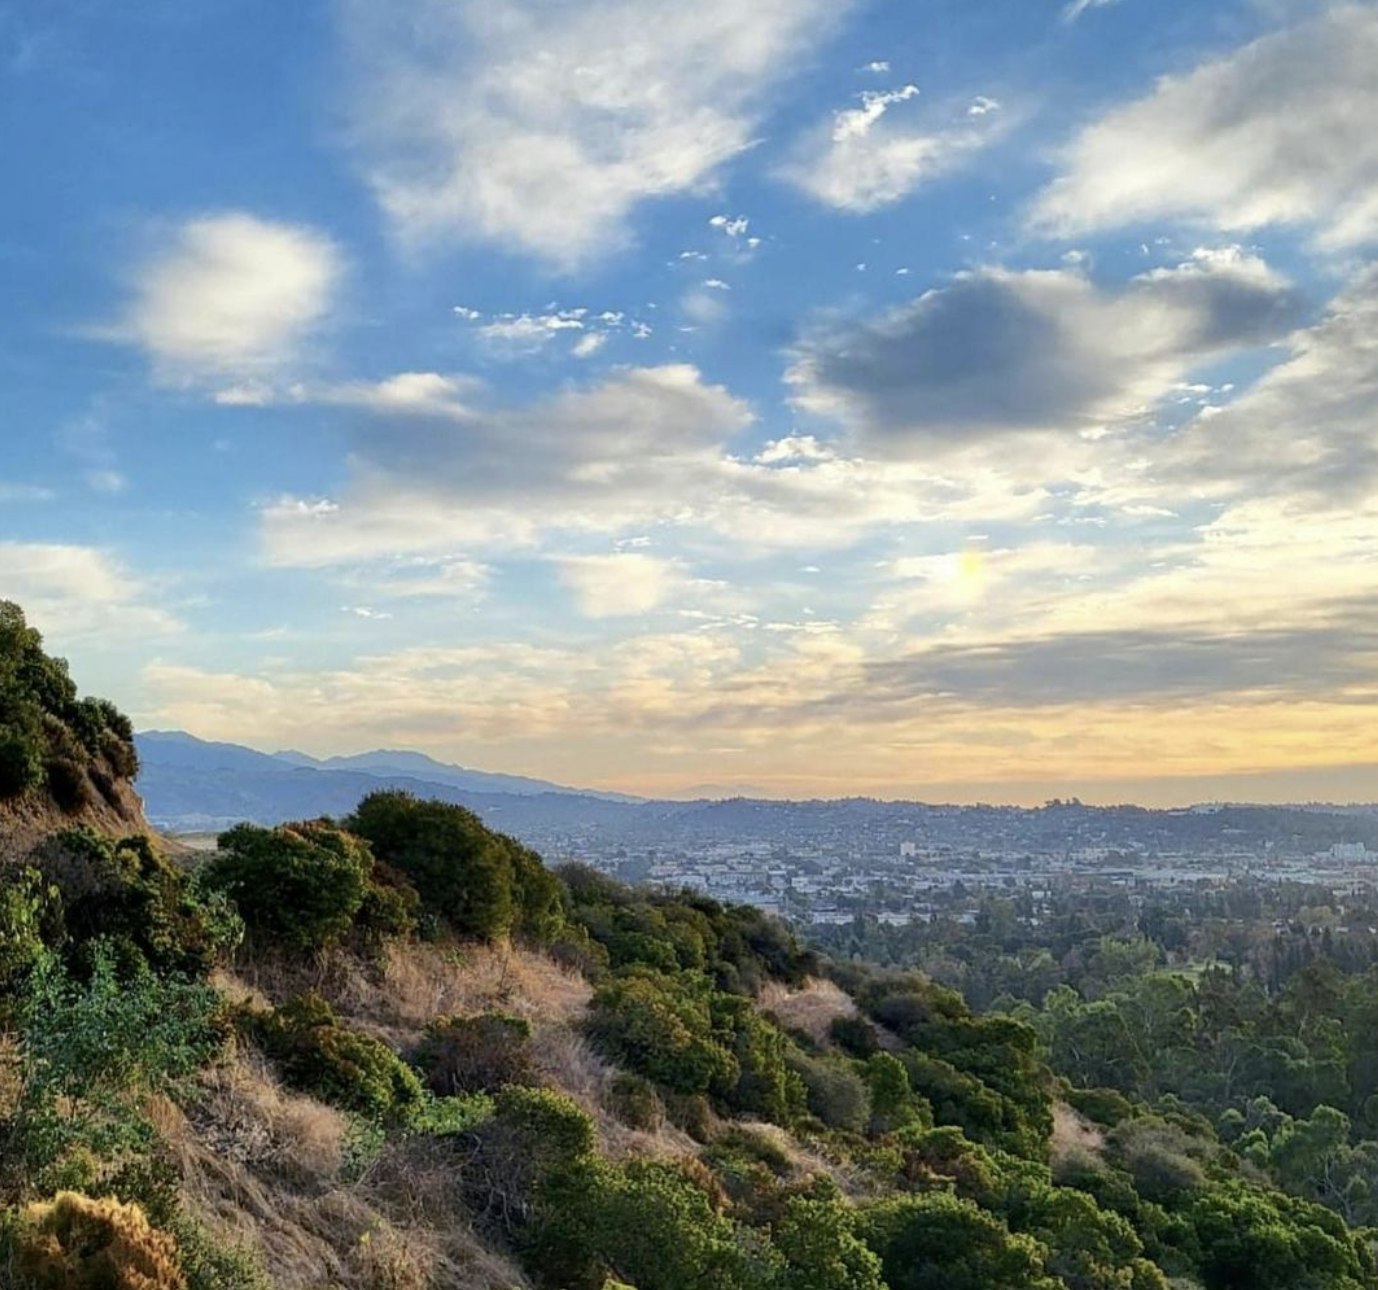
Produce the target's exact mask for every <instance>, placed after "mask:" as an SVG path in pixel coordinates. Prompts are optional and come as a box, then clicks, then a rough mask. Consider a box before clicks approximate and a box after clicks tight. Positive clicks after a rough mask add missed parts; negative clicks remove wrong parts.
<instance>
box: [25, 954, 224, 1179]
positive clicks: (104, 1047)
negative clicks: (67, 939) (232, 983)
mask: <svg viewBox="0 0 1378 1290" xmlns="http://www.w3.org/2000/svg"><path fill="white" fill-rule="evenodd" d="M220 1008H221V1003H220V1000H219V998H218V996H217V995H216V993H215V992H214V991H213V990H212V989H210V988H209V987H208V986H204V985H201V984H197V983H191V982H186V981H180V980H175V979H163V978H159V977H155V976H153V975H152V974H151V973H148V972H147V971H144V972H141V973H138V974H136V975H133V976H125V977H121V976H120V975H118V974H117V972H116V970H115V965H114V958H113V955H112V954H111V953H110V952H109V950H108V948H107V947H104V946H100V945H97V946H95V947H94V952H93V954H92V961H91V970H90V973H89V976H88V977H87V978H86V979H84V980H77V979H74V978H73V977H72V976H71V975H70V974H69V973H68V972H67V971H66V969H65V968H64V966H63V964H62V962H61V960H60V959H58V958H57V957H56V956H55V955H53V954H51V953H46V952H45V953H44V954H43V955H41V956H40V958H39V959H38V961H37V962H36V963H35V965H34V966H33V968H32V969H31V970H30V972H29V973H28V976H27V980H26V982H25V986H24V993H23V996H22V999H21V1003H20V1007H19V1009H18V1012H19V1029H20V1037H21V1039H22V1048H21V1053H22V1062H21V1065H20V1077H21V1081H22V1083H21V1095H20V1099H19V1104H18V1106H17V1108H16V1109H15V1111H14V1114H13V1115H12V1116H11V1118H10V1120H9V1123H8V1125H7V1126H5V1127H6V1130H7V1132H6V1135H5V1139H4V1140H0V1165H3V1166H4V1167H5V1168H6V1169H13V1170H15V1171H16V1172H17V1173H18V1174H19V1176H20V1178H21V1180H22V1181H23V1182H24V1183H26V1184H28V1185H30V1186H34V1185H38V1184H40V1183H41V1181H42V1179H43V1178H44V1177H45V1174H46V1172H47V1171H49V1170H56V1171H58V1174H57V1175H55V1176H60V1174H61V1171H62V1169H63V1168H64V1167H65V1166H64V1161H65V1160H67V1159H68V1158H69V1157H73V1156H84V1157H87V1158H95V1159H98V1160H99V1159H107V1158H109V1159H116V1160H118V1159H120V1158H122V1157H124V1156H126V1155H127V1154H128V1153H129V1152H130V1151H131V1150H136V1151H137V1150H141V1149H142V1148H143V1147H144V1146H145V1145H146V1143H147V1141H148V1135H149V1130H148V1126H147V1124H146V1123H145V1122H144V1121H143V1119H142V1116H141V1113H140V1111H139V1109H138V1108H139V1102H140V1095H142V1094H146V1093H148V1092H152V1091H156V1090H160V1089H175V1088H176V1086H177V1085H178V1084H179V1083H180V1082H181V1081H182V1080H184V1079H186V1078H187V1077H188V1076H190V1075H191V1074H193V1073H194V1072H195V1071H196V1070H197V1069H199V1068H200V1067H201V1066H202V1065H204V1064H205V1063H206V1062H207V1061H209V1060H210V1058H211V1057H212V1056H214V1054H215V1053H216V1052H218V1051H219V1049H220V1048H221V1046H222V1045H223V1043H224V1029H223V1026H222V1021H221V1015H220Z"/></svg>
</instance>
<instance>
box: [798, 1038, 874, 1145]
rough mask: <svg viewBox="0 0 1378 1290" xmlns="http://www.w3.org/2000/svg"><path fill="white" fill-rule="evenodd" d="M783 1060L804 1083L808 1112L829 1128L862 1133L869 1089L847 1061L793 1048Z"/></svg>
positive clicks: (868, 1109) (867, 1122)
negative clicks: (814, 1054) (815, 1055)
mask: <svg viewBox="0 0 1378 1290" xmlns="http://www.w3.org/2000/svg"><path fill="white" fill-rule="evenodd" d="M786 1061H787V1063H788V1064H789V1067H790V1069H791V1070H792V1071H793V1072H794V1073H795V1074H796V1075H797V1076H798V1077H799V1079H800V1081H801V1082H802V1083H803V1085H804V1095H805V1099H806V1102H807V1105H808V1110H809V1114H810V1115H812V1116H815V1117H816V1118H817V1119H819V1120H821V1121H822V1122H823V1123H824V1124H825V1125H827V1126H828V1128H830V1129H842V1130H844V1131H845V1132H848V1133H864V1132H866V1129H867V1127H868V1126H869V1125H870V1122H871V1090H870V1089H869V1088H868V1087H867V1084H866V1081H865V1080H864V1079H862V1077H861V1076H860V1075H858V1074H857V1073H856V1070H855V1069H854V1068H853V1066H852V1065H851V1063H849V1062H847V1061H844V1060H841V1059H839V1058H835V1057H813V1056H810V1055H808V1054H806V1053H802V1052H799V1051H797V1050H796V1051H794V1052H792V1053H790V1054H788V1056H787V1057H786Z"/></svg>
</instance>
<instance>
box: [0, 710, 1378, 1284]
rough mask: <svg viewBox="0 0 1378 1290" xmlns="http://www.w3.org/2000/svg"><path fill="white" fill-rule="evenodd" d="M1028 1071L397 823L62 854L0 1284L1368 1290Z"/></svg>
mask: <svg viewBox="0 0 1378 1290" xmlns="http://www.w3.org/2000/svg"><path fill="white" fill-rule="evenodd" d="M114 720H115V719H114V717H113V716H112V717H111V718H110V722H111V725H112V727H113V724H114ZM25 791H26V792H38V791H39V788H38V786H37V784H35V785H32V786H30V788H28V789H26V790H25ZM54 822H55V823H62V821H61V820H59V819H58V818H57V817H54ZM1105 1020H1106V1019H1105V1018H1104V1017H1093V1018H1092V1019H1091V1020H1090V1021H1088V1025H1089V1026H1091V1027H1092V1028H1093V1029H1094V1028H1095V1026H1096V1024H1097V1023H1098V1022H1099V1023H1104V1022H1105ZM1100 1028H1101V1030H1104V1029H1105V1028H1106V1027H1105V1025H1103V1024H1102V1025H1101V1027H1100ZM1097 1033H1099V1031H1098V1032H1097ZM1074 1046H1075V1045H1074ZM1060 1062H1061V1059H1060V1058H1058V1059H1056V1060H1054V1057H1053V1056H1052V1055H1051V1054H1050V1050H1049V1049H1048V1048H1047V1047H1045V1045H1044V1041H1043V1040H1042V1039H1041V1038H1040V1034H1039V1031H1038V1030H1037V1029H1036V1028H1035V1027H1034V1026H1032V1025H1030V1024H1026V1023H1025V1022H1023V1021H1021V1020H1018V1019H1016V1018H1014V1017H1012V1016H1009V1015H1006V1014H1003V1013H996V1012H991V1013H978V1012H975V1011H973V1010H972V1009H971V1008H969V1007H968V1006H967V1005H966V1004H965V1003H964V1002H963V1001H962V999H961V997H960V996H959V995H957V994H956V993H955V992H953V991H951V990H948V989H945V988H943V987H940V986H938V985H936V984H934V983H933V982H932V981H931V980H930V979H929V978H927V977H926V976H924V975H921V974H919V973H917V972H909V971H900V970H886V971H882V970H878V969H875V968H872V967H869V966H867V965H866V964H864V963H859V962H847V963H842V962H837V961H826V960H823V959H820V958H819V957H817V956H816V955H815V954H813V953H812V952H810V951H809V950H808V949H807V948H806V947H804V946H801V945H800V944H799V943H797V942H796V940H795V939H794V938H793V937H792V936H791V935H790V933H789V932H788V931H787V929H785V928H784V927H783V926H782V925H780V924H778V923H776V922H774V921H772V920H771V919H769V918H767V917H765V916H764V915H762V914H761V913H759V912H758V911H756V910H753V909H749V908H743V907H733V906H725V905H721V904H718V903H715V902H713V901H711V900H708V899H705V898H703V897H700V896H696V895H693V894H690V893H674V892H663V891H653V890H649V889H639V888H633V887H628V886H625V885H622V884H619V883H617V882H614V881H611V880H609V879H608V878H606V877H604V876H602V875H600V874H598V873H596V872H593V871H591V870H588V869H584V868H580V867H577V866H576V867H569V868H566V869H563V870H560V871H554V870H552V869H550V868H548V867H547V866H546V865H545V864H544V863H543V862H542V860H541V858H540V857H539V856H538V855H537V854H536V853H534V852H533V851H531V850H530V849H529V848H527V847H525V846H524V845H522V844H521V843H519V842H517V841H515V840H513V839H512V838H511V837H509V836H506V835H504V834H502V833H499V832H495V831H493V830H492V829H490V828H488V827H486V826H485V825H484V824H483V823H482V822H481V821H480V820H479V819H478V818H477V817H476V816H475V815H474V814H473V813H471V812H469V811H467V810H466V809H464V808H463V807H461V806H457V805H455V804H453V803H446V802H437V801H428V800H424V799H421V798H418V797H416V796H414V795H411V794H408V793H406V792H402V791H398V790H395V789H387V788H382V789H377V790H375V791H373V792H371V793H370V794H368V795H367V796H365V797H364V798H363V799H362V800H361V801H359V802H357V803H356V804H355V805H354V806H353V808H352V809H351V810H350V811H349V812H348V814H346V815H343V816H342V817H341V818H339V819H335V820H331V819H315V820H309V821H301V822H297V823H293V824H288V825H279V826H275V827H264V826H259V825H252V824H243V825H239V826H237V827H235V828H232V829H230V830H228V831H226V832H225V833H224V834H223V835H222V836H221V837H220V839H219V846H218V848H217V849H216V850H215V851H214V852H212V853H209V854H207V855H205V856H198V857H193V858H191V859H190V860H188V861H187V862H185V863H183V862H182V861H180V860H178V859H174V858H170V857H169V856H168V855H166V854H165V853H164V851H163V850H162V848H161V847H160V844H159V842H158V840H157V839H156V838H150V837H147V836H142V835H141V836H135V837H112V836H109V835H105V834H102V833H101V832H99V831H98V830H96V829H95V828H92V827H69V826H64V827H61V828H59V829H57V830H56V831H55V832H54V833H53V834H52V835H51V836H50V837H49V838H48V839H47V840H46V842H45V844H44V845H43V846H42V847H41V848H40V849H39V850H38V851H37V852H36V853H35V854H34V855H33V857H32V859H31V862H30V863H29V864H27V865H10V866H8V867H7V868H6V869H5V870H4V871H3V874H0V1285H4V1286H5V1287H6V1290H10V1288H13V1290H68V1288H70V1290H97V1288H105V1290H108V1288H110V1287H114V1288H115V1290H324V1288H325V1287H342V1288H344V1290H519V1288H521V1290H525V1288H528V1287H530V1288H532V1290H628V1288H632V1290H1169V1288H1171V1290H1375V1287H1378V1278H1375V1272H1374V1264H1373V1254H1372V1249H1371V1241H1370V1234H1369V1233H1368V1232H1366V1231H1364V1230H1360V1229H1355V1228H1351V1227H1350V1226H1348V1225H1347V1224H1346V1222H1345V1221H1344V1218H1343V1217H1342V1216H1341V1214H1340V1212H1338V1207H1337V1206H1335V1205H1333V1204H1328V1203H1322V1202H1321V1201H1320V1200H1317V1199H1314V1198H1312V1197H1309V1196H1303V1195H1299V1194H1295V1193H1294V1192H1289V1191H1285V1190H1283V1189H1282V1188H1281V1187H1280V1186H1278V1182H1277V1179H1276V1178H1275V1177H1274V1176H1273V1175H1272V1174H1270V1173H1269V1171H1268V1169H1267V1168H1266V1167H1265V1165H1264V1164H1263V1163H1261V1162H1260V1159H1259V1158H1257V1157H1256V1156H1254V1155H1252V1154H1250V1153H1248V1152H1245V1151H1243V1150H1237V1149H1236V1147H1235V1146H1234V1145H1229V1144H1227V1142H1226V1141H1224V1140H1222V1138H1221V1136H1220V1135H1219V1134H1218V1133H1217V1130H1216V1126H1215V1125H1214V1124H1212V1123H1211V1122H1210V1121H1209V1120H1208V1119H1206V1118H1204V1117H1203V1116H1201V1115H1199V1114H1196V1113H1194V1112H1192V1111H1191V1110H1189V1109H1188V1108H1187V1107H1186V1106H1185V1105H1184V1104H1183V1103H1181V1102H1180V1101H1177V1100H1174V1099H1173V1098H1172V1097H1159V1096H1156V1095H1154V1094H1152V1093H1151V1091H1149V1090H1145V1091H1144V1092H1143V1093H1142V1094H1127V1093H1125V1092H1123V1091H1116V1090H1112V1089H1109V1088H1101V1087H1092V1088H1086V1087H1081V1086H1079V1084H1078V1082H1077V1080H1076V1079H1074V1078H1070V1077H1069V1074H1068V1068H1066V1067H1064V1066H1062V1065H1061V1064H1060ZM1232 1141H1233V1140H1232ZM1298 1149H1300V1147H1299V1148H1298Z"/></svg>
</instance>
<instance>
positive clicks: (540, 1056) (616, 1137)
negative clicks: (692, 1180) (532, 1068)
mask: <svg viewBox="0 0 1378 1290" xmlns="http://www.w3.org/2000/svg"><path fill="white" fill-rule="evenodd" d="M531 1049H532V1056H533V1057H534V1059H535V1063H536V1069H537V1070H538V1071H539V1072H540V1073H541V1075H542V1077H543V1078H544V1079H545V1081H546V1082H547V1083H548V1084H550V1085H551V1086H552V1087H554V1088H558V1089H560V1090H562V1091H563V1092H565V1093H568V1094H569V1095H570V1097H572V1098H573V1099H574V1100H575V1101H576V1102H577V1103H578V1104H579V1105H580V1106H581V1107H582V1108H583V1109H584V1110H585V1111H587V1112H588V1114H589V1115H591V1116H592V1117H593V1122H594V1124H595V1125H596V1126H597V1129H598V1137H599V1146H600V1147H601V1149H602V1150H603V1151H604V1152H606V1153H607V1154H608V1155H610V1156H612V1157H614V1158H615V1159H624V1158H626V1157H630V1156H640V1157H649V1156H668V1157H673V1158H677V1159H678V1158H684V1157H689V1156H693V1155H695V1154H696V1152H697V1151H698V1146H697V1144H696V1143H695V1142H694V1140H693V1139H692V1138H691V1137H690V1136H689V1135H688V1134H687V1133H683V1132H681V1131H680V1130H679V1129H676V1128H674V1127H673V1126H672V1125H669V1124H663V1125H661V1127H660V1128H659V1129H657V1130H656V1131H655V1132H648V1131H646V1130H643V1129H634V1128H632V1127H630V1126H629V1125H626V1124H623V1123H622V1121H621V1120H619V1119H618V1118H617V1116H616V1115H615V1114H613V1111H612V1109H611V1108H612V1101H613V1098H612V1085H613V1081H614V1080H615V1079H616V1078H617V1074H618V1071H617V1068H616V1067H615V1066H612V1065H610V1064H609V1063H608V1062H606V1061H604V1060H603V1058H601V1057H600V1056H599V1055H598V1054H597V1053H596V1052H595V1051H594V1050H593V1047H592V1045H591V1044H590V1043H589V1042H588V1040H587V1039H585V1038H584V1037H583V1036H582V1035H581V1034H579V1033H578V1032H577V1031H576V1030H574V1029H572V1028H571V1027H570V1026H569V1025H566V1024H553V1023H546V1024H538V1025H537V1026H536V1027H535V1029H534V1031H533V1033H532V1036H531Z"/></svg>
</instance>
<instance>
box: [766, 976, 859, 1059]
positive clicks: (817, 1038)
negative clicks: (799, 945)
mask: <svg viewBox="0 0 1378 1290" xmlns="http://www.w3.org/2000/svg"><path fill="white" fill-rule="evenodd" d="M757 1003H758V1004H759V1006H760V1008H761V1011H762V1012H764V1013H767V1014H768V1015H769V1016H771V1017H774V1018H775V1020H776V1022H777V1023H778V1024H779V1025H780V1026H783V1027H784V1028H785V1029H786V1030H797V1031H799V1032H800V1033H801V1034H805V1035H808V1037H809V1038H810V1039H812V1040H813V1041H814V1042H815V1043H818V1044H822V1043H826V1042H827V1040H828V1029H829V1027H830V1026H831V1025H832V1024H833V1022H834V1021H836V1020H838V1019H839V1018H841V1017H855V1016H856V1015H857V1008H856V1004H855V1003H854V1002H853V1001H852V999H851V996H850V995H848V994H847V992H846V991H845V990H843V989H842V987H841V986H838V985H835V984H834V983H833V982H831V981H823V980H820V979H818V978H810V979H809V980H807V981H805V982H804V984H803V985H802V986H801V987H800V988H799V989H797V990H791V989H790V988H789V986H787V985H784V984H782V983H780V982H778V981H771V982H768V983H767V985H766V987H765V988H764V989H763V990H762V991H761V994H760V997H759V998H758V999H757Z"/></svg>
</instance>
